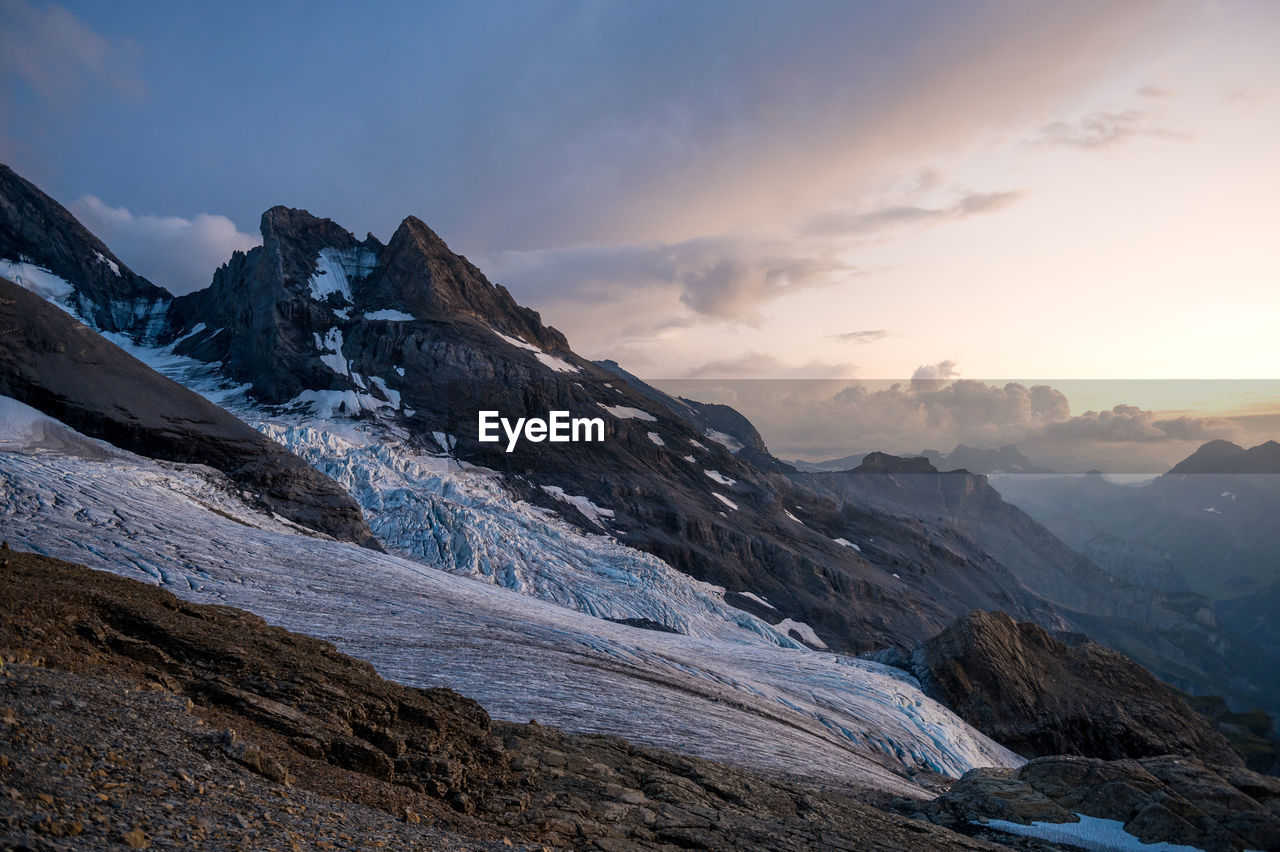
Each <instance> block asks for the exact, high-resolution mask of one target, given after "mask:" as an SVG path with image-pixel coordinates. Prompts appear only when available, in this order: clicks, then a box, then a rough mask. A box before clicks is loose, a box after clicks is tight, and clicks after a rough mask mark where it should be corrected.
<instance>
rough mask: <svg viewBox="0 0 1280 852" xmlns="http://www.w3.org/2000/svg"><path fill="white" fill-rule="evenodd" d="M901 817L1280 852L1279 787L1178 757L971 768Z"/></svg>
mask: <svg viewBox="0 0 1280 852" xmlns="http://www.w3.org/2000/svg"><path fill="white" fill-rule="evenodd" d="M904 804H905V803H904ZM905 809H906V810H908V811H911V812H917V813H922V814H923V815H924V816H926V817H928V818H929V819H931V820H933V821H934V822H937V823H939V824H940V825H947V826H954V827H963V826H966V825H971V824H974V823H977V824H981V823H983V822H985V821H987V820H992V819H997V820H1006V821H1008V822H1013V823H1018V824H1021V825H1028V824H1030V823H1032V822H1048V823H1071V822H1079V818H1078V817H1077V816H1076V814H1083V815H1084V816H1089V817H1095V818H1098V819H1106V820H1115V821H1118V822H1120V823H1123V824H1124V828H1125V831H1126V832H1128V833H1129V834H1132V835H1134V837H1135V838H1137V839H1138V840H1139V841H1141V842H1143V843H1158V842H1164V843H1171V844H1179V845H1182V846H1189V847H1192V848H1196V849H1204V850H1207V852H1240V850H1244V849H1276V848H1280V780H1277V779H1275V778H1271V777H1269V776H1265V775H1259V774H1257V773H1255V772H1250V771H1249V770H1247V769H1243V768H1240V767H1214V766H1209V765H1206V764H1204V763H1202V762H1200V761H1198V760H1194V759H1189V758H1183V757H1174V756H1164V757H1147V758H1143V759H1141V760H1120V761H1114V762H1108V761H1104V760H1097V759H1090V758H1082V757H1063V756H1055V757H1042V758H1037V759H1036V760H1032V761H1030V762H1029V763H1027V764H1026V765H1025V766H1023V767H1021V768H1020V769H1018V770H1016V771H1015V770H998V769H974V770H970V771H969V772H968V773H966V774H965V775H964V777H963V778H961V779H960V780H959V781H957V782H956V783H955V784H954V785H953V786H952V788H951V790H950V791H948V792H947V793H944V794H943V795H942V796H940V797H938V798H937V799H935V800H933V801H932V802H930V803H928V804H927V805H925V806H923V808H920V807H919V806H916V805H906V807H905Z"/></svg>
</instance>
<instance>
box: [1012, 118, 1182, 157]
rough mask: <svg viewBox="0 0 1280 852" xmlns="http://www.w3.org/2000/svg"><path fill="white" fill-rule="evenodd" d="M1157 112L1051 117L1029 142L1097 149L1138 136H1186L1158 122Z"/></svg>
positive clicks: (1089, 149)
mask: <svg viewBox="0 0 1280 852" xmlns="http://www.w3.org/2000/svg"><path fill="white" fill-rule="evenodd" d="M1158 122H1159V116H1158V115H1157V114H1156V113H1154V112H1151V111H1149V110H1142V109H1126V110H1120V111H1116V112H1095V113H1090V114H1089V115H1086V116H1082V117H1081V118H1079V119H1076V120H1075V121H1070V122H1067V121H1054V122H1050V123H1049V124H1046V125H1044V126H1043V127H1041V128H1040V131H1039V133H1038V134H1037V135H1036V137H1035V138H1034V139H1033V141H1032V144H1034V145H1036V146H1039V147H1045V148H1054V147H1059V148H1076V149H1079V150H1082V151H1101V150H1105V149H1109V148H1115V147H1118V146H1120V145H1123V144H1125V143H1126V142H1130V141H1132V140H1133V139H1136V138H1138V137H1141V136H1147V137H1154V138H1159V139H1187V138H1189V137H1190V134H1189V133H1186V132H1185V131H1181V130H1172V129H1170V128H1167V127H1163V126H1161V125H1160V124H1159V123H1158Z"/></svg>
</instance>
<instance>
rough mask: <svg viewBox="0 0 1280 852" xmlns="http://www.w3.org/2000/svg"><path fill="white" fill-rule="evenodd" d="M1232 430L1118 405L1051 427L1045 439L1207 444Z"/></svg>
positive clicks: (1216, 421) (1219, 423)
mask: <svg viewBox="0 0 1280 852" xmlns="http://www.w3.org/2000/svg"><path fill="white" fill-rule="evenodd" d="M1231 428H1232V427H1231V424H1230V422H1229V421H1227V420H1224V419H1221V418H1210V417H1192V416H1187V415H1184V416H1181V417H1176V418H1172V419H1160V418H1159V415H1158V414H1157V413H1156V412H1154V411H1148V410H1146V409H1143V408H1139V407H1137V406H1134V405H1116V406H1114V407H1112V408H1111V409H1110V410H1107V411H1086V412H1085V413H1084V414H1080V415H1077V416H1075V417H1072V418H1069V419H1067V420H1063V421H1061V422H1059V423H1052V424H1050V425H1048V426H1047V427H1046V428H1045V435H1046V436H1047V437H1049V438H1054V439H1059V440H1069V441H1106V442H1110V443H1115V442H1121V443H1155V442H1164V441H1207V440H1210V439H1212V438H1220V437H1223V435H1224V431H1225V430H1230V429H1231Z"/></svg>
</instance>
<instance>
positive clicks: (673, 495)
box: [9, 185, 1243, 682]
mask: <svg viewBox="0 0 1280 852" xmlns="http://www.w3.org/2000/svg"><path fill="white" fill-rule="evenodd" d="M22 189H23V192H24V193H25V195H24V196H23V197H24V198H26V199H27V202H26V203H28V204H30V205H37V204H38V205H42V206H43V207H44V208H47V209H46V210H45V212H44V213H43V214H42V217H43V218H42V220H41V221H48V222H53V223H58V226H59V227H60V228H61V231H59V233H64V232H65V233H67V234H73V235H74V234H76V233H79V232H77V231H75V229H74V228H73V227H72V226H71V225H69V224H66V221H67V220H69V219H70V216H69V214H66V211H64V210H62V209H61V208H60V207H58V205H57V203H56V202H54V201H53V200H52V199H49V198H47V197H43V196H39V195H33V192H34V193H38V190H34V188H31V187H29V185H27V186H24V187H22ZM71 221H72V222H73V221H74V220H71ZM261 230H262V236H263V245H262V246H261V247H259V248H255V249H252V250H250V251H248V252H245V253H237V254H235V255H234V256H233V257H232V258H231V260H230V261H229V262H228V263H227V264H225V265H224V266H223V267H221V268H220V269H219V270H217V272H216V273H215V274H214V277H213V282H212V284H211V285H210V287H208V288H206V289H205V290H202V291H198V292H196V293H192V294H188V295H186V296H182V297H179V298H176V299H169V300H166V299H165V298H163V297H160V298H158V299H157V301H156V302H155V303H154V304H163V305H165V307H164V308H163V312H162V315H161V316H159V318H156V317H154V316H153V317H152V320H151V321H149V322H148V323H147V324H146V325H145V327H130V330H129V332H128V334H125V335H124V336H122V337H119V338H118V339H119V341H120V342H121V343H122V344H128V345H129V346H132V347H133V348H131V349H130V351H132V352H134V353H136V354H138V355H139V356H141V357H143V358H145V359H147V360H148V362H149V363H151V364H153V365H154V366H156V367H157V368H159V369H161V370H163V371H164V372H165V373H166V375H170V376H172V377H175V378H178V379H180V380H181V381H183V382H184V383H186V384H188V385H190V386H191V387H194V388H197V389H199V390H200V391H201V393H204V394H207V395H209V396H212V397H214V398H215V399H217V400H218V401H219V402H220V403H222V404H224V405H225V406H227V407H229V408H230V409H231V410H232V411H233V412H234V413H236V414H237V415H239V416H240V417H241V418H242V419H245V420H248V421H250V422H251V423H252V424H253V425H254V426H256V428H257V429H258V430H259V431H260V432H262V433H265V434H267V435H269V436H270V437H272V438H273V439H275V440H276V441H278V442H279V443H281V444H283V445H284V446H285V447H287V448H288V449H290V450H292V451H293V452H295V453H297V454H298V455H300V456H302V457H303V458H305V459H306V460H307V461H308V462H309V463H310V464H311V465H312V466H313V467H315V468H317V469H318V470H320V471H322V472H324V473H325V474H327V475H328V476H330V477H332V478H333V479H334V480H336V481H338V482H339V483H340V484H341V485H342V486H343V487H344V488H346V489H347V490H348V491H349V492H350V493H351V494H353V495H354V496H355V497H356V499H357V501H358V502H359V504H360V506H361V507H362V508H363V510H364V512H365V515H366V517H367V519H368V521H369V524H370V527H371V529H372V530H373V532H374V534H375V535H376V536H377V537H378V539H379V540H380V541H382V542H383V543H384V545H385V546H386V547H387V548H388V549H390V550H392V551H393V552H394V553H398V554H400V555H403V556H407V557H410V558H412V559H415V560H418V561H420V562H424V563H426V564H428V565H432V566H436V567H441V568H443V569H445V570H448V571H452V572H455V573H459V574H465V575H467V576H471V577H474V578H477V579H480V580H483V581H484V582H487V583H491V584H494V585H499V586H504V587H506V588H509V589H515V590H518V591H521V592H523V593H525V594H527V595H530V596H533V597H538V598H541V599H543V600H548V601H553V602H555V603H558V604H561V605H565V606H570V607H573V608H575V609H579V610H580V611H582V612H585V613H588V614H590V615H593V616H598V617H600V618H608V619H615V620H619V621H622V622H624V623H628V624H642V625H648V626H653V627H661V628H665V629H670V630H674V631H676V632H678V633H687V634H690V635H695V636H715V635H719V634H720V633H723V632H724V631H725V630H729V631H736V630H747V631H748V632H750V633H752V634H753V635H757V636H761V637H765V638H766V639H767V641H769V642H776V643H778V644H785V645H792V646H795V645H805V646H808V647H810V648H816V649H830V650H835V651H844V652H862V651H869V650H873V649H876V648H883V647H886V646H895V647H899V648H912V647H915V646H916V645H917V644H919V643H920V642H921V641H923V640H925V639H927V638H929V637H930V636H933V635H935V634H937V633H938V632H940V631H941V630H943V629H944V628H945V627H946V626H947V625H948V624H949V623H950V622H951V621H952V620H954V619H955V618H957V617H959V616H961V615H963V614H964V613H966V612H968V611H970V610H972V609H975V608H977V609H1001V610H1004V611H1007V612H1009V613H1010V614H1011V615H1012V616H1013V617H1014V618H1016V619H1018V620H1020V621H1035V622H1037V623H1040V624H1042V625H1044V626H1046V627H1050V628H1054V629H1058V628H1063V627H1068V626H1069V627H1074V628H1075V629H1082V626H1083V625H1085V624H1087V625H1088V628H1089V631H1090V632H1091V633H1093V634H1094V635H1096V636H1097V637H1098V638H1099V639H1100V640H1101V641H1104V642H1107V643H1108V644H1111V645H1113V646H1117V647H1118V646H1120V645H1123V646H1124V650H1125V651H1126V653H1130V654H1134V655H1135V656H1138V657H1139V660H1140V662H1142V663H1143V664H1145V665H1147V666H1148V667H1150V668H1151V669H1152V670H1153V671H1156V672H1157V673H1159V674H1161V675H1162V676H1166V677H1181V676H1182V675H1184V674H1185V672H1186V671H1188V670H1191V671H1192V672H1193V673H1198V672H1201V671H1202V670H1203V669H1204V667H1205V666H1206V665H1207V664H1206V663H1205V659H1208V658H1212V652H1211V651H1210V650H1206V649H1212V648H1213V647H1215V644H1214V643H1215V642H1216V640H1217V635H1216V634H1215V633H1214V627H1213V625H1212V623H1211V620H1212V619H1211V615H1212V614H1211V613H1210V623H1207V624H1206V623H1204V620H1203V618H1202V613H1201V609H1202V608H1201V607H1200V606H1199V604H1198V603H1197V602H1196V601H1195V600H1194V599H1189V600H1186V601H1176V602H1174V605H1170V602H1169V601H1168V600H1166V599H1165V598H1162V597H1160V596H1159V595H1158V594H1154V593H1152V592H1150V590H1146V589H1143V588H1142V587H1139V586H1135V585H1133V584H1126V583H1123V582H1120V581H1115V580H1114V578H1111V577H1109V575H1107V574H1106V572H1104V571H1101V570H1100V569H1098V567H1097V566H1096V565H1093V564H1092V563H1090V562H1089V560H1087V559H1085V558H1083V557H1081V556H1080V555H1079V554H1077V553H1074V552H1072V551H1071V550H1070V549H1069V548H1068V547H1066V546H1065V545H1064V544H1063V543H1062V542H1061V541H1059V540H1058V539H1056V538H1055V537H1054V536H1053V535H1052V534H1051V533H1049V532H1048V531H1046V530H1045V529H1044V528H1043V527H1041V526H1039V525H1038V524H1037V523H1035V522H1034V521H1033V520H1031V518H1029V517H1027V516H1026V515H1024V514H1022V513H1021V512H1018V511H1017V510H1014V509H1013V508H1012V507H1010V506H1008V504H1005V503H1004V502H1003V501H1002V500H1001V499H1000V496H999V494H997V493H996V492H995V491H994V490H992V489H991V488H990V487H989V486H988V485H987V484H986V481H985V479H984V478H983V477H981V476H976V475H971V474H968V473H963V472H959V473H954V474H953V473H946V474H942V473H938V472H937V471H936V470H934V469H933V468H932V466H931V465H929V463H928V461H927V460H921V461H919V462H915V461H912V462H907V461H903V460H900V459H898V460H895V459H894V457H890V456H885V455H883V454H880V455H876V456H874V457H872V458H871V460H870V461H867V460H864V461H863V470H862V472H860V473H849V474H805V473H803V472H799V471H795V470H794V469H792V468H791V467H790V466H789V465H786V464H784V463H782V462H780V461H778V460H777V459H775V458H773V457H772V456H771V455H770V454H769V453H768V450H767V447H766V446H765V444H764V441H763V440H762V439H761V437H760V436H759V434H758V433H757V432H756V430H755V429H754V427H752V426H751V424H750V423H749V422H748V421H747V420H746V419H745V418H743V417H742V416H741V415H740V414H739V413H737V412H735V411H733V410H732V409H730V408H728V407H726V406H716V405H709V404H705V403H699V402H695V401H692V400H684V399H679V398H673V397H670V396H668V395H665V394H662V393H661V392H659V391H657V390H656V389H654V388H651V387H649V386H648V385H646V384H645V383H643V382H642V381H640V380H639V379H637V378H635V377H634V376H630V375H629V374H626V373H625V371H622V370H621V369H620V368H618V367H617V366H616V365H610V364H603V365H600V364H593V363H591V362H588V361H586V360H584V359H582V358H580V357H578V356H577V355H576V354H574V353H573V352H572V350H571V349H570V348H569V346H568V343H567V341H565V339H564V337H563V335H562V334H560V333H559V332H558V331H556V330H555V329H554V328H550V327H548V326H546V325H544V324H543V323H542V321H541V318H540V317H539V316H538V315H537V313H535V312H533V311H530V310H527V309H525V308H522V307H520V306H519V305H517V304H516V303H515V302H514V300H513V299H512V298H511V296H510V294H509V293H507V291H506V290H505V289H503V288H501V287H500V286H497V285H494V284H492V283H491V282H489V281H488V280H487V279H486V278H485V277H484V275H483V274H482V273H481V272H480V271H479V270H478V269H477V268H476V267H475V266H474V265H472V264H470V263H469V262H468V261H467V260H466V259H465V258H463V257H460V256H458V255H456V254H454V253H453V252H451V251H450V250H449V249H448V247H447V246H446V245H445V243H444V242H443V241H442V240H441V239H440V238H439V237H438V236H437V235H436V234H434V233H433V232H432V231H431V230H430V229H429V228H427V227H426V225H424V224H423V223H422V222H420V221H419V220H417V219H415V218H413V217H409V218H407V219H405V220H404V222H403V223H402V224H401V225H400V227H399V228H398V229H397V231H396V233H395V234H394V235H393V237H392V238H391V240H390V241H389V242H388V243H386V244H385V245H383V244H382V243H381V242H380V241H378V240H377V239H376V238H373V237H371V236H370V237H366V238H365V239H364V240H358V239H357V238H356V237H355V236H354V235H353V234H351V233H350V232H348V231H346V230H345V229H343V228H341V227H340V226H338V225H336V224H335V223H333V222H332V221H330V220H327V219H322V218H319V217H316V216H313V215H311V214H310V213H308V212H306V211H302V210H295V209H289V208H285V207H275V208H272V209H271V210H268V211H267V212H266V213H265V214H264V215H263V217H262V222H261ZM86 233H87V232H86ZM24 245H25V246H26V248H25V249H24V250H23V253H21V254H15V255H13V256H11V257H10V258H9V261H10V265H11V267H12V268H14V269H16V270H17V271H18V272H20V273H22V274H23V275H26V276H27V277H28V278H29V279H40V280H55V279H56V280H61V279H59V277H58V276H57V275H56V273H55V272H54V271H53V267H54V266H55V265H56V263H57V262H58V256H57V254H58V253H57V252H53V253H50V254H48V255H46V254H43V253H42V252H41V248H40V245H39V244H38V241H29V242H28V243H24ZM94 245H95V244H94V243H92V242H89V241H84V242H83V245H81V246H79V247H78V248H75V249H74V251H73V253H74V254H75V255H77V256H81V257H88V256H94V253H95V252H96V251H97V249H96V248H94ZM104 256H105V255H104ZM117 265H118V264H117ZM60 268H62V267H60ZM121 268H122V269H123V267H121ZM64 270H65V271H67V274H75V272H76V270H75V269H72V268H70V267H65V268H64ZM41 275H43V276H46V277H45V278H41ZM120 278H121V281H122V282H124V281H126V276H124V275H123V274H122V275H121V276H120ZM128 280H132V279H128ZM55 283H56V282H55ZM46 289H47V288H46ZM126 291H127V290H126ZM94 292H95V291H93V290H92V289H91V288H90V287H89V286H88V285H87V284H85V285H82V284H80V283H78V282H71V281H63V283H62V284H61V285H58V286H55V287H54V288H53V289H52V290H48V289H47V292H46V295H47V296H48V297H50V298H51V299H53V300H54V301H55V302H57V303H59V304H61V305H62V306H63V307H65V308H67V309H68V310H71V311H74V312H76V313H77V314H78V315H79V316H81V317H82V318H84V319H86V320H87V321H88V322H90V323H91V324H92V323H95V322H96V320H95V317H98V316H102V315H113V314H112V312H111V310H109V308H110V306H112V305H114V304H117V303H119V301H120V298H121V297H120V296H118V295H117V294H115V293H114V292H105V293H99V294H98V295H97V297H96V298H99V299H100V300H101V302H100V303H99V302H93V301H92V300H91V297H93V294H94ZM85 300H90V301H89V302H87V303H86V302H85ZM99 328H100V330H102V331H104V332H106V333H108V334H111V333H113V332H111V331H110V330H109V329H107V328H104V327H101V326H100V327H99ZM129 335H132V337H129ZM113 339H116V338H113ZM116 387H117V388H118V386H116ZM481 409H488V410H495V409H496V410H498V411H500V412H501V414H502V415H503V416H504V417H506V418H509V419H510V420H513V421H514V420H515V419H517V418H536V417H546V416H548V413H549V412H550V411H553V410H562V411H568V412H570V414H571V416H574V417H598V418H600V419H601V420H602V421H603V425H604V440H603V441H599V442H583V443H566V444H558V445H550V444H546V443H538V444H535V443H532V442H530V441H524V442H519V443H517V445H516V446H515V447H514V448H513V450H512V451H511V452H507V448H506V447H505V446H503V445H501V444H496V443H488V442H482V441H480V440H479V438H480V434H479V429H478V424H477V411H478V410H481ZM873 469H874V470H875V471H876V472H872V470H873ZM911 471H916V473H912V472H911ZM912 477H918V478H915V479H913V478H912ZM549 518H563V519H564V520H566V521H568V522H569V523H571V524H572V525H573V526H574V527H575V528H576V529H574V530H573V531H572V532H570V531H567V530H565V529H563V528H561V527H559V526H556V525H554V524H552V523H551V521H549V520H548V519H549ZM654 557H656V558H654ZM672 569H674V570H672ZM1174 639H1177V641H1174ZM1188 643H1191V644H1193V645H1195V647H1196V651H1195V654H1191V653H1190V652H1189V651H1186V648H1187V646H1188ZM1171 649H1172V650H1171ZM1188 659H1191V662H1192V664H1188ZM1213 659H1216V658H1213ZM1242 665H1243V664H1242ZM1179 682H1182V681H1179Z"/></svg>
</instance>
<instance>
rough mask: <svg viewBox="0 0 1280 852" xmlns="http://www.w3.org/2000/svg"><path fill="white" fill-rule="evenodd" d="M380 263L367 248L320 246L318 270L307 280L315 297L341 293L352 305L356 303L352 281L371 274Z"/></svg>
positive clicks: (322, 297) (312, 296)
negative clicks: (352, 291)
mask: <svg viewBox="0 0 1280 852" xmlns="http://www.w3.org/2000/svg"><path fill="white" fill-rule="evenodd" d="M376 264H377V260H376V258H375V257H374V255H373V252H371V251H369V250H368V249H366V248H363V247H356V248H353V249H336V248H322V249H320V253H319V254H318V255H316V272H315V274H314V275H312V276H311V278H309V279H308V280H307V285H308V287H309V288H310V290H311V298H313V299H315V300H316V301H318V302H324V301H328V299H329V296H330V295H331V294H333V293H337V294H338V295H339V296H341V297H342V301H344V302H346V303H347V304H348V305H350V304H352V303H354V302H355V299H353V298H352V296H351V282H352V281H353V280H358V279H360V278H366V277H368V275H369V273H370V272H372V271H373V268H374V266H375V265H376Z"/></svg>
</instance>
